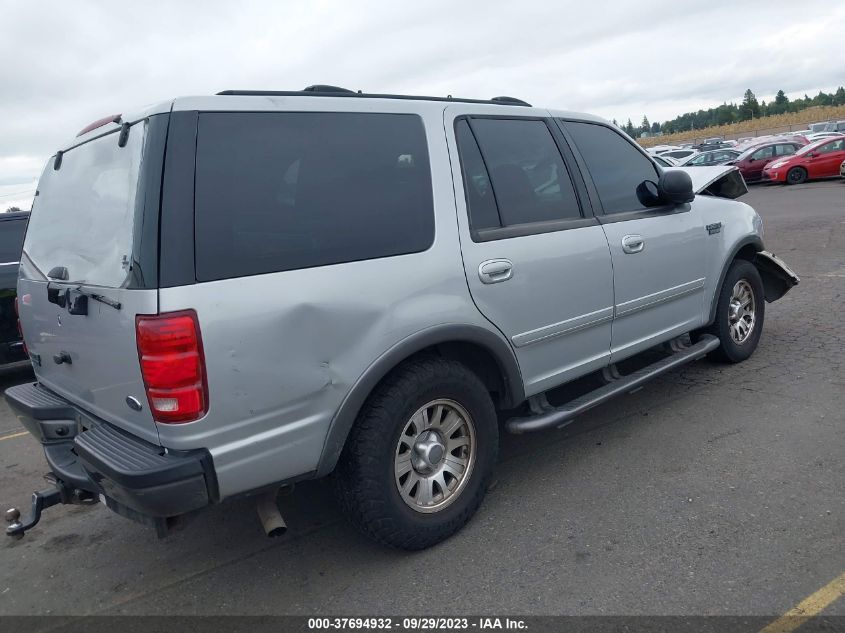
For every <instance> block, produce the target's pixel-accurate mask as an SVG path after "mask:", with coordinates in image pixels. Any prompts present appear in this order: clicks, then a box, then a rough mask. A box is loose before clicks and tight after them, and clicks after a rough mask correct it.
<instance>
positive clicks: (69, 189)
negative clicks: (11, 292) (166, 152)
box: [23, 122, 147, 288]
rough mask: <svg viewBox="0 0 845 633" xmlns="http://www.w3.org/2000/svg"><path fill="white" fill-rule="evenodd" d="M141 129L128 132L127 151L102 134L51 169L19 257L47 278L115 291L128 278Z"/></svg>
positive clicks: (44, 176)
mask: <svg viewBox="0 0 845 633" xmlns="http://www.w3.org/2000/svg"><path fill="white" fill-rule="evenodd" d="M146 125H147V124H146V122H145V123H139V124H136V125H133V126H132V127H131V128H130V130H129V137H128V139H127V143H126V146H125V147H119V146H118V144H117V140H118V135H117V134H108V135H106V136H102V137H100V138H98V139H96V140H93V141H89V142H88V143H85V144H83V145H80V146H78V147H75V148H74V149H71V150H69V151H67V152H65V153H64V155H63V156H62V162H61V166H60V168H59V169H58V170H56V169H53V159H51V160H50V161H49V163H48V164H47V167H46V168H45V169H44V173H43V174H42V175H41V180H40V181H39V182H38V192H37V194H36V197H35V200H34V202H33V205H32V213H31V217H30V220H29V230H28V231H27V233H26V240H25V242H24V247H23V250H24V252H25V253H26V255H27V256H28V257H29V259H30V260H31V261H32V263H33V264H35V265H36V266H37V267H38V269H39V270H40V271H41V272H42V273H43V274H45V275H46V274H47V273H49V272H50V270H52V269H53V268H54V267H56V266H62V267H64V268H67V271H68V280H69V281H74V282H84V283H87V284H91V285H95V286H106V287H110V288H119V287H121V286H123V285H124V284H125V283H126V281H127V279H128V275H129V265H130V261H131V258H132V234H133V227H134V218H135V197H136V193H137V189H138V173H139V170H140V165H141V156H142V154H143V147H144V138H145V135H146Z"/></svg>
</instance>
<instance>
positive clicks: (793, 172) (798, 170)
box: [786, 167, 807, 185]
mask: <svg viewBox="0 0 845 633" xmlns="http://www.w3.org/2000/svg"><path fill="white" fill-rule="evenodd" d="M805 180H807V170H806V169H804V168H803V167H793V168H792V169H790V170H789V171H788V172H786V184H787V185H800V184H801V183H802V182H804V181H805Z"/></svg>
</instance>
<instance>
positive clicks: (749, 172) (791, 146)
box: [727, 141, 802, 182]
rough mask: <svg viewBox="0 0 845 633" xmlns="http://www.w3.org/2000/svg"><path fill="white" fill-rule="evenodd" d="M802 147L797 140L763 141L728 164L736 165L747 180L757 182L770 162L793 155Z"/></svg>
mask: <svg viewBox="0 0 845 633" xmlns="http://www.w3.org/2000/svg"><path fill="white" fill-rule="evenodd" d="M801 147H802V145H801V144H800V143H797V142H795V141H775V142H770V143H763V144H762V145H755V146H754V147H751V148H749V149H747V150H745V151H744V152H742V153H741V154H740V155H739V156H737V157H736V158H735V159H734V160H733V161H730V162H728V163H727V164H728V165H736V166H737V167H738V168H739V171H740V173H741V174H742V177H743V178H745V182H757V181H759V180H762V178H763V169H764V168H765V167H766V165H767V164H768V163H770V162H772V161H773V160H775V159H777V158H778V157H781V156H791V155H792V154H794V153H795V152H797V151H798V150H799V149H800V148H801Z"/></svg>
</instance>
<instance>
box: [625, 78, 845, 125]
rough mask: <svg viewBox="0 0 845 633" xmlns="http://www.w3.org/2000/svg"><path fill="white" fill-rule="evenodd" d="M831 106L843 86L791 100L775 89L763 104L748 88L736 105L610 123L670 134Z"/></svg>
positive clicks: (841, 97)
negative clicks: (664, 117) (652, 119)
mask: <svg viewBox="0 0 845 633" xmlns="http://www.w3.org/2000/svg"><path fill="white" fill-rule="evenodd" d="M834 105H845V87H843V86H839V88H837V89H836V91H835V92H831V93H827V92H822V91H819V94H817V95H816V96H815V97H810V96H808V95H806V94H805V95H804V96H803V97H799V98H797V99H791V100H790V98H789V97H787V96H786V94H785V93H784V91H783V90H778V92H777V95H775V98H774V100H773V101H771V102H770V103H766V101H765V100H763V101H757V97H756V96H755V95H754V93H753V92H752V91H751V89H750V88H749V89H748V90H746V91H745V94H744V95H743V97H742V102H741V103H739V104H736V103H723V104H722V105H720V106H717V107H715V108H708V109H707V110H699V111H698V112H687V113H686V114H682V115H680V116H678V117H675V118H674V119H672V120H671V121H664V122H663V123H658V122H657V121H655V122H653V123H650V122H649V120H648V117H647V116H643V120H642V123H640V125H639V126H636V125H634V124H633V123H631V119H628V121H627V122H626V123H625V124H624V125H620V124H619V123H618V122H617V121H616V119H614V120H613V122H614V123H615V124H616V125H620V127H621V128H622V129H623V130H625V132H627V133H628V134H629V135H631V136H640V134H642V133H643V132H648V133H650V134H657V133H659V132H662V133H664V134H673V133H675V132H685V131H688V130H701V129H703V128H706V127H712V126H714V125H726V124H728V123H736V122H738V121H748V120H751V119H758V118H760V117H764V116H770V115H773V114H785V113H787V112H800V111H801V110H804V109H806V108H809V107H811V106H834Z"/></svg>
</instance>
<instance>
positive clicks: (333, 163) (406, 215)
mask: <svg viewBox="0 0 845 633" xmlns="http://www.w3.org/2000/svg"><path fill="white" fill-rule="evenodd" d="M198 125H199V128H198V133H197V166H196V202H195V205H196V209H195V218H196V219H195V237H196V273H197V279H198V280H200V281H210V280H214V279H225V278H230V277H241V276H247V275H257V274H262V273H271V272H278V271H284V270H293V269H298V268H309V267H313V266H324V265H328V264H338V263H342V262H351V261H358V260H363V259H373V258H377V257H389V256H394V255H402V254H407V253H415V252H419V251H423V250H426V249H427V248H428V247H429V246H430V245H431V244H432V242H433V240H434V209H433V203H432V194H431V172H430V167H429V159H428V148H427V145H426V139H425V130H424V128H423V123H422V120H421V119H420V118H419V117H418V116H417V115H412V114H372V113H353V112H348V113H326V112H286V113H277V112H273V113H204V114H200V116H199V124H198Z"/></svg>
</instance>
